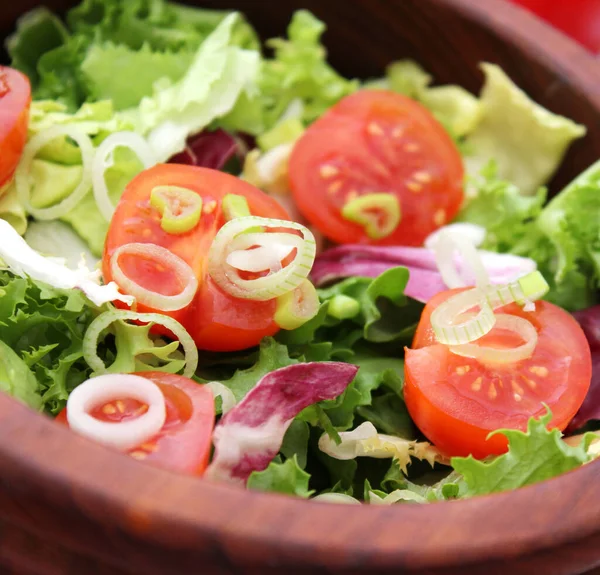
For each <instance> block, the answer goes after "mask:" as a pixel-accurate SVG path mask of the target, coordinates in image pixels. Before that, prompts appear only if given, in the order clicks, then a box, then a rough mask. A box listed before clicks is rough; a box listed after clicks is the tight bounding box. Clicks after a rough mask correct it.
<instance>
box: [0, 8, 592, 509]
mask: <svg viewBox="0 0 600 575" xmlns="http://www.w3.org/2000/svg"><path fill="white" fill-rule="evenodd" d="M324 31H325V25H324V23H323V22H320V21H319V20H318V19H317V18H315V16H313V15H312V14H311V13H309V12H307V11H299V12H296V13H295V14H293V16H292V18H291V22H290V24H289V27H288V30H287V36H286V37H285V38H274V39H271V40H267V41H266V44H265V45H261V43H260V41H259V39H258V36H257V33H256V32H255V30H254V28H253V27H252V25H251V23H249V22H248V21H247V20H246V19H245V18H244V16H243V15H242V14H239V13H230V12H226V11H213V10H206V9H202V8H192V7H187V6H181V5H178V4H174V3H170V2H166V1H165V0H131V1H129V0H128V1H127V2H125V1H122V0H83V2H82V3H81V4H80V5H79V6H77V7H76V8H73V9H72V10H71V11H70V12H68V14H67V15H66V20H65V21H63V20H61V19H59V18H58V17H57V16H56V15H54V14H53V13H51V12H50V11H48V10H46V9H45V8H37V9H35V10H33V11H32V12H30V13H28V14H26V15H25V16H23V17H22V18H21V19H20V20H19V22H18V23H17V26H16V30H15V32H14V33H13V34H12V36H10V37H9V38H8V39H7V40H6V48H7V51H8V54H9V56H10V65H9V66H5V67H0V118H2V122H1V123H0V190H1V191H0V259H1V260H2V267H1V269H0V290H1V292H0V388H1V389H2V391H3V392H5V393H7V394H9V395H11V396H13V397H14V398H16V399H17V400H19V401H21V402H23V403H25V404H26V405H28V406H29V407H31V408H32V409H34V410H37V411H40V412H42V413H44V414H46V415H47V416H49V417H53V418H55V420H56V422H57V423H56V425H66V426H69V427H70V428H71V429H72V430H73V432H75V433H79V434H82V435H85V436H87V437H89V438H92V439H94V440H96V441H99V442H101V443H103V444H105V445H106V446H108V448H110V449H113V450H115V451H121V452H122V453H124V454H127V455H129V456H130V457H133V458H134V459H136V460H139V461H140V464H144V463H145V464H151V465H156V466H160V467H163V468H166V469H169V470H171V471H173V472H179V473H187V474H192V475H197V476H203V479H202V480H207V481H226V482H231V483H234V484H237V485H239V486H241V487H246V488H248V489H253V490H262V491H272V492H279V493H284V494H289V495H295V496H298V497H301V498H311V499H313V500H317V501H325V502H333V503H348V504H358V503H361V502H364V503H371V504H395V503H426V502H430V501H441V500H446V499H456V498H465V497H472V496H476V495H483V494H489V493H493V492H497V491H503V490H508V489H514V488H518V487H521V486H524V485H528V484H531V483H533V482H536V481H541V480H545V479H548V478H551V477H554V476H556V475H558V474H561V473H563V472H566V471H569V470H572V469H575V468H577V467H579V466H582V465H585V464H587V463H588V462H590V461H591V460H593V459H594V458H595V457H597V456H598V455H599V454H600V436H599V435H597V434H596V430H598V429H600V364H599V361H600V306H599V303H600V292H599V287H600V162H599V163H597V164H594V165H592V166H590V167H589V169H588V170H587V171H585V172H584V173H583V174H581V175H580V176H578V177H577V178H575V180H574V181H573V182H572V183H571V184H569V185H568V186H567V187H566V188H565V189H563V190H562V191H560V192H559V193H558V194H556V195H555V196H554V197H552V198H550V199H549V198H548V194H547V189H546V187H545V186H546V184H547V183H548V181H549V180H550V179H551V177H552V175H553V174H554V172H555V170H556V169H557V167H558V166H559V164H560V162H561V160H562V158H563V156H564V155H565V153H566V151H567V150H568V148H569V146H570V145H571V143H572V142H573V141H575V140H577V139H579V138H583V137H585V133H586V128H585V127H584V126H580V125H577V124H576V123H574V122H572V121H571V120H569V119H567V118H564V117H561V116H558V115H556V114H553V113H552V112H550V111H548V110H546V109H544V108H542V107H541V106H539V105H538V104H536V103H535V102H533V101H532V100H531V99H530V98H529V97H528V96H527V95H526V94H525V93H523V92H522V91H521V90H520V89H519V88H518V87H517V86H515V85H514V84H513V82H512V81H511V79H510V78H509V77H508V76H507V75H506V74H505V73H504V72H503V71H502V70H501V69H500V68H499V67H498V66H496V65H495V64H493V63H482V64H481V70H482V73H483V78H484V83H483V88H482V90H481V93H480V94H477V95H476V94H471V93H469V92H467V91H466V90H464V89H463V88H461V87H460V86H456V85H442V86H440V85H435V84H434V83H433V78H431V76H430V75H429V74H428V73H427V72H426V71H425V70H424V69H422V67H420V66H419V64H418V63H416V62H414V61H411V60H398V61H396V62H392V63H390V65H389V66H388V67H387V68H386V70H385V71H382V72H383V75H382V77H381V78H372V79H362V80H358V79H350V78H344V77H342V76H341V75H340V74H339V73H338V72H336V70H335V69H334V68H332V67H331V66H330V65H329V64H328V62H327V59H326V50H325V48H324V46H323V44H322V41H321V37H322V34H323V32H324ZM265 48H266V49H265Z"/></svg>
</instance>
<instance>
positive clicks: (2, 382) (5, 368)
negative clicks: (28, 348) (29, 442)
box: [0, 340, 42, 410]
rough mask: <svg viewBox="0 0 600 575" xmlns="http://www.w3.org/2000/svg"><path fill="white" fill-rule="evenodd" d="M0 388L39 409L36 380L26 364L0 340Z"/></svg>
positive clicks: (39, 398)
mask: <svg viewBox="0 0 600 575" xmlns="http://www.w3.org/2000/svg"><path fill="white" fill-rule="evenodd" d="M0 390H1V391H3V392H4V393H8V394H9V395H12V397H14V398H15V399H18V400H19V401H21V402H22V403H24V404H25V405H28V406H29V407H31V408H33V409H37V410H39V409H41V407H42V396H41V395H40V393H39V391H38V382H37V380H36V378H35V375H34V374H33V372H32V371H31V370H30V369H29V367H28V366H27V364H26V363H25V362H24V361H23V360H22V359H21V358H20V357H19V356H18V355H17V354H16V353H15V352H14V351H13V350H12V349H11V348H10V347H9V346H8V345H6V344H5V343H4V342H3V341H1V340H0Z"/></svg>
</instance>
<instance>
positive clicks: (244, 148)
mask: <svg viewBox="0 0 600 575" xmlns="http://www.w3.org/2000/svg"><path fill="white" fill-rule="evenodd" d="M248 149H249V147H248V143H247V142H246V140H245V138H244V137H243V136H238V135H235V136H234V135H232V134H230V133H229V132H226V131H225V130H222V129H221V128H219V129H217V130H214V131H212V132H211V131H208V130H204V131H203V132H200V133H199V134H195V135H194V136H191V137H190V138H188V140H187V145H186V148H185V150H184V151H183V152H180V153H179V154H177V155H175V156H173V157H172V158H171V159H170V160H169V163H171V164H187V165H189V166H200V167H203V168H212V169H213V170H222V169H223V168H225V166H226V165H227V164H228V163H229V162H230V161H232V160H234V159H237V160H238V162H239V163H240V164H243V161H244V158H245V157H246V153H247V152H248Z"/></svg>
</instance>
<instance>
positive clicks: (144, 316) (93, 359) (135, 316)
mask: <svg viewBox="0 0 600 575" xmlns="http://www.w3.org/2000/svg"><path fill="white" fill-rule="evenodd" d="M115 321H140V322H142V323H156V324H158V325H162V326H163V327H165V328H167V329H168V330H169V331H170V332H172V333H173V334H174V335H175V337H176V338H177V339H178V340H179V343H180V344H181V347H182V348H183V353H184V355H185V369H184V370H183V375H184V376H185V377H192V375H194V373H195V371H196V368H197V367H198V349H197V348H196V344H195V343H194V340H193V339H192V337H191V336H190V334H189V333H188V332H187V331H186V329H185V328H184V327H183V326H182V325H181V324H180V323H179V322H178V321H177V320H175V319H173V318H172V317H169V316H166V315H162V314H159V313H138V312H135V311H128V310H110V311H105V312H104V313H101V314H100V315H99V316H98V317H96V318H95V319H94V320H93V321H92V323H90V325H89V326H88V329H87V331H86V332H85V336H84V337H83V358H84V359H85V361H86V362H87V364H88V365H89V366H90V367H91V368H92V370H93V372H94V375H102V374H104V373H109V369H110V368H109V367H107V366H106V365H104V362H103V361H102V359H100V357H99V356H98V353H97V348H98V338H99V337H100V334H101V333H102V332H103V331H104V330H105V329H106V328H107V327H108V326H110V324H112V323H114V322H115Z"/></svg>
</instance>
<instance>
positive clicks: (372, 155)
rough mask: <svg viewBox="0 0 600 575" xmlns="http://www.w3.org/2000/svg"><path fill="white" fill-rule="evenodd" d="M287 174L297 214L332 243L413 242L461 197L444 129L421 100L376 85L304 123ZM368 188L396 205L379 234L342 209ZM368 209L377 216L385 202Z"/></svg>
mask: <svg viewBox="0 0 600 575" xmlns="http://www.w3.org/2000/svg"><path fill="white" fill-rule="evenodd" d="M289 179H290V185H291V188H292V192H293V194H294V199H295V201H296V203H297V205H298V208H299V209H300V211H301V212H302V214H303V215H304V217H306V219H308V220H309V221H310V222H311V223H312V224H314V225H315V226H316V227H317V228H318V229H319V230H320V231H321V232H322V233H323V234H324V235H325V236H327V237H328V238H329V239H331V240H333V241H334V242H337V243H340V244H341V243H372V244H383V245H397V244H400V245H414V246H418V245H421V244H422V243H423V240H424V239H425V238H426V237H427V236H428V235H429V234H430V233H431V232H433V231H434V230H435V229H437V228H439V227H440V226H442V225H443V224H445V223H447V222H449V221H450V220H451V219H452V218H453V216H454V215H455V214H456V212H457V211H458V209H459V208H460V205H461V203H462V199H463V165H462V160H461V157H460V154H459V152H458V150H457V148H456V146H455V145H454V142H453V141H452V139H451V138H450V136H449V135H448V134H447V133H446V131H445V130H444V128H443V127H442V126H441V124H440V123H439V122H438V121H437V120H436V119H435V118H434V117H433V116H432V115H431V113H430V112H429V111H428V110H427V109H425V108H424V107H423V106H422V105H421V104H419V103H417V102H415V101H414V100H411V99H410V98H407V97H405V96H402V95H400V94H396V93H394V92H389V91H384V90H362V91H360V92H357V93H355V94H352V95H350V96H347V97H346V98H344V99H343V100H342V101H340V102H339V103H338V104H336V105H335V106H333V108H331V109H330V110H329V111H328V112H327V113H326V114H324V115H323V116H322V117H321V118H320V119H318V120H317V121H316V122H315V123H314V124H312V125H311V126H310V127H309V128H308V129H307V130H306V132H305V133H304V135H303V136H302V137H301V138H300V139H299V140H298V142H297V143H296V145H295V146H294V149H293V151H292V155H291V157H290V162H289ZM375 193H377V194H381V193H387V194H393V195H394V196H395V197H397V198H398V200H399V204H400V213H401V219H400V223H399V224H398V225H397V226H396V227H395V229H393V228H392V229H393V231H391V233H388V234H387V235H385V236H384V237H381V238H379V239H377V238H374V237H373V234H369V233H368V230H367V229H366V228H365V226H362V225H360V224H358V223H353V222H352V221H349V219H345V218H344V217H343V216H342V210H343V208H344V206H345V205H346V204H347V203H348V202H350V201H352V200H353V199H356V198H357V197H362V196H364V195H367V194H375ZM372 211H373V212H374V215H375V216H378V217H380V218H381V219H383V220H385V218H386V213H385V210H382V211H381V212H380V213H378V212H377V210H376V209H373V210H372ZM382 227H385V221H383V222H382ZM370 236H371V237H370Z"/></svg>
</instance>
